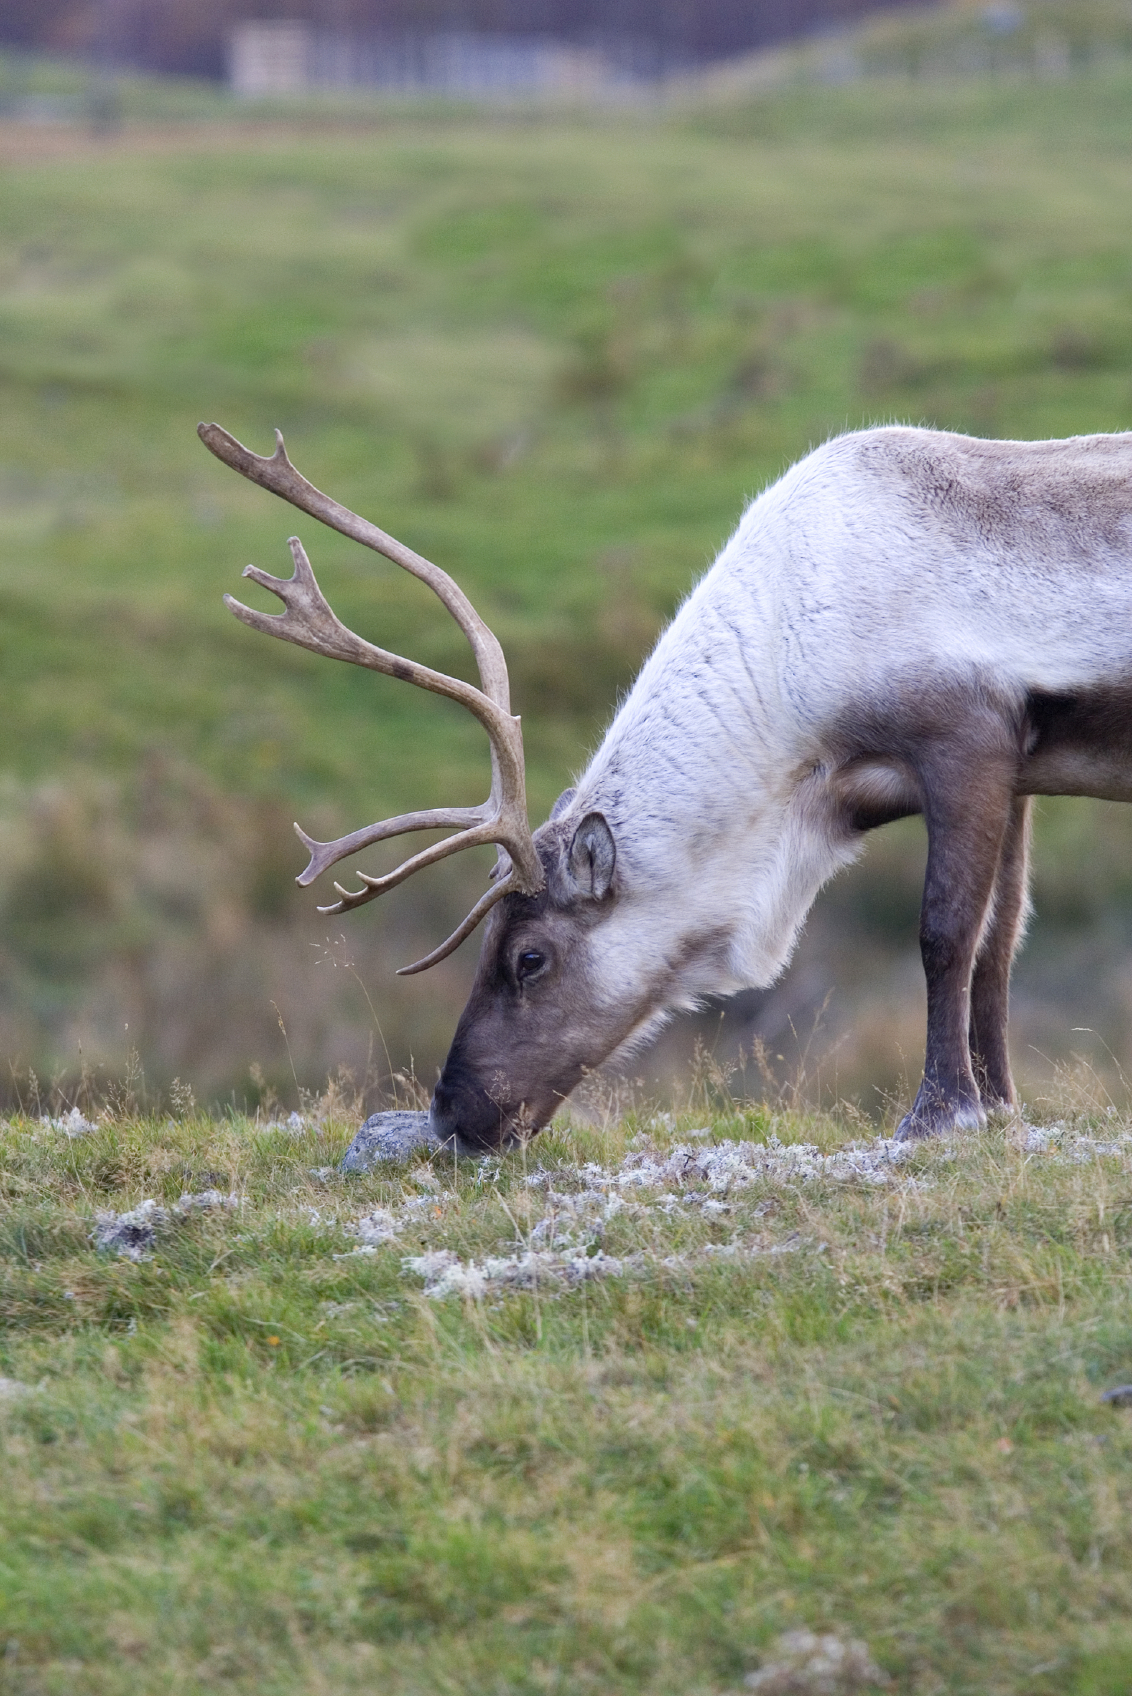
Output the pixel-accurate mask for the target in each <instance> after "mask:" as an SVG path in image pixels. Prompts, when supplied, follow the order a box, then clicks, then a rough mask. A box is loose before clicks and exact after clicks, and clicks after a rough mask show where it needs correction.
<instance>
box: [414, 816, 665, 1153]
mask: <svg viewBox="0 0 1132 1696" xmlns="http://www.w3.org/2000/svg"><path fill="white" fill-rule="evenodd" d="M535 841H536V845H537V847H538V850H539V857H540V858H541V860H542V862H543V867H544V870H545V871H546V879H547V883H546V888H545V889H544V890H543V891H542V892H541V894H539V895H536V896H523V895H509V896H506V897H505V898H504V899H503V900H502V901H501V902H500V903H499V905H498V906H497V907H496V908H494V909H493V911H492V913H491V914H490V916H489V919H488V923H487V929H486V932H485V935H484V941H483V950H482V952H481V955H480V962H479V967H478V969H477V971H476V978H475V983H474V984H473V986H472V993H471V995H470V996H469V998H468V1004H467V1006H466V1007H465V1008H464V1011H463V1013H462V1015H461V1017H460V1023H459V1024H458V1025H457V1027H456V1035H455V1037H454V1038H453V1042H452V1047H451V1048H450V1050H449V1052H448V1058H447V1060H446V1061H445V1062H444V1070H443V1071H442V1073H441V1075H440V1079H439V1081H438V1083H437V1085H436V1089H435V1091H434V1092H433V1098H432V1122H433V1128H434V1129H435V1130H436V1131H437V1132H438V1134H439V1135H440V1136H441V1137H443V1138H444V1139H446V1140H447V1139H449V1138H453V1139H455V1141H456V1143H457V1146H458V1147H460V1148H461V1149H462V1150H464V1151H466V1152H468V1153H477V1154H482V1153H488V1152H491V1151H493V1150H496V1149H500V1148H506V1147H509V1146H511V1145H512V1144H514V1143H515V1142H517V1141H519V1140H521V1139H523V1138H525V1137H527V1136H530V1135H531V1134H532V1133H533V1132H535V1131H537V1130H540V1129H541V1128H542V1126H543V1125H545V1124H546V1122H547V1121H548V1119H550V1118H551V1117H552V1116H553V1114H554V1113H555V1112H556V1110H557V1109H558V1108H559V1107H560V1106H561V1105H562V1103H563V1102H564V1101H565V1099H566V1097H567V1096H568V1095H569V1094H570V1092H571V1090H572V1089H574V1087H575V1086H576V1085H577V1084H578V1083H580V1081H581V1079H582V1077H583V1076H584V1075H585V1073H586V1072H587V1071H588V1070H589V1069H590V1068H592V1067H594V1066H598V1065H600V1064H601V1062H602V1061H603V1060H604V1059H605V1058H606V1057H607V1056H608V1055H609V1054H611V1053H612V1052H613V1050H614V1048H616V1047H617V1045H618V1043H619V1042H620V1041H621V1040H622V1039H623V1036H624V1035H626V1034H627V1030H628V1028H630V1027H631V1023H632V1021H631V1020H629V1021H628V1022H627V1025H626V1030H625V1031H622V1030H621V1029H620V1028H619V1025H618V1023H617V1021H616V1020H612V1021H611V1019H610V1016H609V1014H608V1012H607V1011H603V1010H601V1009H599V1008H598V1007H597V1006H596V1005H595V999H596V998H595V995H594V988H593V984H592V982H591V981H590V979H591V972H590V967H589V960H590V958H591V952H590V944H591V940H592V937H593V933H594V931H595V930H596V928H597V927H598V926H599V925H600V924H601V922H602V920H603V919H604V918H606V917H608V915H609V913H610V912H611V910H612V907H613V904H614V902H615V900H616V892H615V890H614V868H615V864H616V849H615V847H614V843H613V837H612V834H611V832H610V830H609V826H608V825H607V824H606V822H605V819H604V818H602V816H601V814H600V813H591V814H589V815H588V816H587V817H586V818H585V819H583V820H582V822H581V824H580V825H579V826H578V828H577V830H576V831H574V832H573V833H572V834H569V833H568V832H567V831H565V830H563V829H562V828H560V827H559V826H557V825H556V824H555V823H553V822H552V823H551V824H549V825H544V826H543V828H542V829H541V830H540V831H539V832H538V833H537V835H536V838H535Z"/></svg>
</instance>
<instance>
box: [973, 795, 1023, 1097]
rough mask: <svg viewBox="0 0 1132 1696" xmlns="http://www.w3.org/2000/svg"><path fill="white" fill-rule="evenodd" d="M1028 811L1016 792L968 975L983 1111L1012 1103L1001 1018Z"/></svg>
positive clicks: (1006, 1004)
mask: <svg viewBox="0 0 1132 1696" xmlns="http://www.w3.org/2000/svg"><path fill="white" fill-rule="evenodd" d="M1030 812H1031V801H1030V797H1029V796H1028V795H1019V796H1016V797H1015V800H1014V803H1013V805H1012V807H1011V809H1010V822H1009V824H1008V825H1007V827H1006V836H1005V838H1004V840H1003V844H1002V854H1001V856H1000V859H999V863H998V874H997V876H996V878H995V883H994V894H993V896H992V912H991V917H990V921H989V922H988V924H987V927H986V931H985V933H984V935H983V939H982V942H981V943H980V945H979V953H978V958H977V959H976V961H975V971H974V976H973V977H972V979H971V1030H970V1043H971V1064H972V1066H973V1067H974V1070H975V1078H976V1081H977V1083H978V1086H979V1093H980V1095H981V1096H982V1100H983V1106H984V1107H985V1108H986V1110H987V1111H988V1112H994V1111H995V1109H996V1108H1011V1107H1014V1106H1015V1105H1016V1104H1017V1097H1016V1096H1015V1093H1014V1079H1013V1078H1012V1077H1011V1074H1010V1056H1009V1054H1008V1053H1007V1048H1006V1022H1007V1015H1008V1013H1009V1011H1010V968H1011V966H1012V965H1013V962H1014V956H1015V954H1016V953H1017V951H1018V944H1019V942H1020V941H1021V939H1022V932H1023V929H1024V928H1025V923H1026V915H1027V912H1028V907H1029V903H1028V899H1027V886H1028V882H1029V855H1030Z"/></svg>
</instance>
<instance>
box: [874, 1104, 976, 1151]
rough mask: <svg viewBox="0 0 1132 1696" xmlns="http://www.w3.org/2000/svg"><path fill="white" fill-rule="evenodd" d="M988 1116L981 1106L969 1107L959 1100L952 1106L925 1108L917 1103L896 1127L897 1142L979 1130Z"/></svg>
mask: <svg viewBox="0 0 1132 1696" xmlns="http://www.w3.org/2000/svg"><path fill="white" fill-rule="evenodd" d="M986 1122H987V1116H986V1114H985V1113H984V1112H983V1110H982V1108H981V1107H967V1106H964V1105H963V1104H962V1103H959V1102H957V1103H956V1104H955V1105H954V1106H952V1107H935V1108H932V1109H930V1110H925V1109H924V1108H923V1107H921V1106H920V1105H919V1103H917V1104H916V1106H914V1107H913V1108H912V1111H911V1112H910V1113H905V1115H904V1117H903V1119H901V1121H900V1123H899V1124H898V1125H897V1127H896V1131H895V1140H896V1141H897V1142H920V1141H922V1140H923V1139H924V1138H925V1137H944V1136H948V1135H949V1134H950V1133H951V1132H952V1131H979V1130H982V1129H984V1127H985V1126H986Z"/></svg>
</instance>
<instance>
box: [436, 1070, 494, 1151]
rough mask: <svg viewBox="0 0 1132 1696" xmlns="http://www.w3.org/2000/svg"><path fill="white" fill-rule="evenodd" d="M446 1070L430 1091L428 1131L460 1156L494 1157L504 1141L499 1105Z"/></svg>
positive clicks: (464, 1080) (469, 1082)
mask: <svg viewBox="0 0 1132 1696" xmlns="http://www.w3.org/2000/svg"><path fill="white" fill-rule="evenodd" d="M449 1070H450V1068H449V1067H447V1066H446V1067H445V1068H444V1071H443V1072H442V1073H441V1074H440V1077H439V1078H438V1079H437V1081H436V1088H435V1089H434V1090H433V1092H432V1104H431V1106H430V1108H429V1125H430V1127H431V1129H432V1130H433V1131H434V1132H435V1133H436V1135H437V1136H438V1137H439V1138H440V1140H441V1142H447V1143H452V1144H454V1145H455V1148H456V1151H457V1153H459V1154H466V1155H469V1156H476V1155H482V1154H493V1153H494V1152H495V1151H496V1150H497V1149H499V1148H502V1147H503V1146H504V1142H505V1140H506V1139H505V1136H504V1130H503V1123H502V1115H501V1113H500V1111H499V1108H498V1106H497V1105H496V1103H495V1102H493V1101H491V1100H490V1099H489V1097H488V1096H487V1095H486V1094H485V1093H484V1091H483V1090H482V1089H480V1088H479V1087H478V1085H476V1084H475V1083H474V1082H472V1081H471V1080H467V1079H459V1078H456V1079H452V1078H450V1077H449V1075H448V1074H449Z"/></svg>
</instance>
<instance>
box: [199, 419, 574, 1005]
mask: <svg viewBox="0 0 1132 1696" xmlns="http://www.w3.org/2000/svg"><path fill="white" fill-rule="evenodd" d="M197 434H198V435H199V436H200V439H201V441H202V442H203V443H204V445H205V447H206V448H208V449H209V451H210V452H212V453H214V454H215V455H216V457H217V459H222V460H223V461H224V463H225V465H230V466H231V467H232V469H233V470H234V471H238V472H239V473H240V474H241V476H243V477H247V478H249V479H250V480H251V481H252V482H253V483H259V484H261V485H262V487H263V488H265V489H269V490H270V491H271V493H272V494H273V495H280V496H282V498H283V499H284V500H286V501H290V502H291V504H292V506H297V507H299V508H300V509H301V510H302V511H303V512H307V513H309V514H310V515H311V517H312V518H317V519H319V520H320V522H321V523H323V524H328V525H329V526H330V528H331V529H332V530H339V531H341V533H342V535H344V536H349V537H351V538H352V539H353V540H354V541H355V542H361V543H362V544H363V546H364V547H367V548H372V549H373V550H374V552H375V553H379V554H384V555H385V557H386V558H387V559H391V560H393V562H394V563H395V564H396V565H400V566H403V567H404V569H405V570H406V571H410V572H412V574H413V576H414V577H419V578H420V579H421V581H422V582H423V583H427V584H428V586H429V588H430V589H432V590H434V592H435V593H436V594H437V595H438V596H439V597H440V599H441V600H442V601H443V603H444V605H445V606H446V607H447V608H448V611H449V612H450V613H451V614H452V616H453V618H454V619H455V620H456V623H457V624H458V625H459V626H460V629H461V630H462V631H463V632H464V634H465V636H466V637H467V638H468V641H469V642H470V643H471V646H472V652H473V654H474V655H475V659H476V665H477V667H478V668H479V675H480V682H481V684H482V685H483V687H482V689H476V688H474V687H473V686H472V684H470V683H464V682H462V681H461V680H460V679H459V678H458V677H449V676H447V675H446V674H445V673H444V672H442V671H433V670H432V669H431V668H430V667H429V666H427V665H418V664H417V662H416V661H415V660H406V659H402V658H401V656H400V655H399V654H391V653H387V652H386V650H385V649H384V648H375V647H374V646H373V644H372V643H370V642H366V641H363V639H362V637H360V636H356V635H355V634H354V632H353V631H352V630H347V628H346V626H345V625H344V624H342V623H341V621H340V620H339V619H338V618H336V617H335V615H334V613H333V612H332V611H331V609H330V607H329V605H328V603H327V601H326V598H325V596H324V595H323V593H322V590H321V589H320V588H319V586H318V584H317V583H316V581H315V576H314V572H313V571H312V570H311V566H310V561H309V560H308V559H307V556H306V554H305V553H304V551H303V545H302V543H301V542H300V541H299V539H298V537H297V536H292V537H291V540H290V548H291V557H292V559H293V560H294V562H295V572H294V576H293V577H289V578H283V577H271V576H269V575H268V573H267V572H266V571H260V570H259V569H258V568H257V567H256V566H254V565H249V566H246V567H245V569H244V576H245V577H250V578H251V580H252V581H253V583H258V584H260V586H261V587H262V588H264V589H270V591H271V593H272V594H273V595H278V597H279V599H280V600H281V601H282V602H283V608H284V610H283V611H282V612H281V613H265V612H257V611H256V610H255V609H254V608H253V607H245V606H243V605H241V603H240V602H239V601H237V600H233V598H232V596H231V595H225V597H224V604H225V605H226V606H227V607H228V609H229V611H230V612H234V613H235V615H236V617H237V618H238V619H240V620H241V621H242V622H243V623H244V624H248V625H250V626H251V628H252V629H253V630H262V631H263V632H264V634H265V635H268V636H279V637H281V638H282V640H283V641H285V642H296V643H297V644H298V645H299V647H301V648H309V649H310V650H311V652H312V653H316V654H329V655H330V656H331V657H332V658H333V659H338V660H348V661H349V662H350V663H351V664H352V665H361V666H366V667H367V668H368V669H369V670H370V671H381V672H384V673H385V674H386V676H387V677H399V678H402V679H404V681H405V682H407V683H415V684H416V685H417V686H418V687H419V688H421V689H431V690H432V691H433V692H434V693H435V694H437V695H447V696H448V698H449V699H450V700H452V701H459V702H460V703H461V704H462V705H463V706H465V707H467V709H468V711H469V712H471V713H474V714H475V716H476V718H478V719H479V721H480V723H481V724H482V725H483V727H484V729H485V730H486V731H487V734H488V736H489V737H490V739H491V793H490V794H489V796H488V798H487V800H486V801H485V802H484V803H483V805H482V806H480V807H437V808H433V809H432V810H430V811H427V812H420V813H402V814H401V815H400V816H399V817H398V818H393V819H383V820H381V821H380V822H379V823H377V824H371V825H367V826H366V827H365V829H364V830H355V831H352V832H351V833H350V835H349V836H341V837H339V838H338V840H337V841H336V842H316V841H314V839H313V838H312V837H310V836H308V835H307V833H306V832H305V831H304V830H300V828H299V826H298V825H296V826H295V830H296V832H297V834H298V836H299V839H300V841H301V842H302V843H303V844H304V846H305V847H306V848H307V849H308V850H309V852H310V857H311V859H310V865H309V866H308V867H307V868H306V870H305V871H304V872H302V873H301V874H300V875H299V877H298V878H297V879H296V881H297V882H298V883H300V884H302V885H304V886H305V885H306V884H308V883H312V882H313V881H314V879H315V878H316V877H319V876H320V875H321V874H322V873H323V872H324V871H326V870H327V869H328V867H330V866H333V865H336V864H337V862H338V861H339V860H344V859H345V858H346V857H347V856H348V855H350V854H356V853H357V852H358V851H359V849H361V848H368V847H370V845H371V844H372V843H375V842H384V841H386V840H387V839H388V838H389V837H393V836H404V835H406V834H408V833H409V832H411V831H415V830H436V829H445V830H447V829H454V830H455V831H456V832H457V834H456V835H455V836H449V837H446V838H445V840H444V841H443V842H436V843H434V844H433V845H432V847H430V848H425V849H423V850H422V851H421V853H419V854H414V855H412V856H411V858H410V859H408V860H405V861H404V862H403V863H402V864H401V865H399V866H398V867H397V869H396V871H392V872H389V873H388V874H387V875H386V876H385V877H370V876H369V875H368V874H367V873H366V872H359V873H358V877H359V878H360V880H361V883H362V888H361V889H357V890H349V889H343V888H342V886H341V884H338V883H336V884H335V885H334V887H335V889H336V890H337V891H338V894H339V896H340V897H341V899H340V900H338V901H335V902H334V904H333V905H332V906H330V907H320V908H319V912H320V913H342V912H346V911H348V910H349V909H350V908H353V907H360V906H362V905H363V903H364V902H366V901H372V900H373V899H374V898H375V896H378V895H383V894H384V893H385V891H386V890H387V889H393V888H394V887H395V886H396V885H397V884H399V883H402V882H404V880H405V878H407V877H411V876H412V875H413V873H414V872H417V871H420V870H421V868H422V867H423V866H431V865H433V864H434V863H435V861H437V860H443V859H444V858H445V856H446V855H448V854H457V853H459V852H460V850H461V849H463V848H474V847H477V846H478V845H479V844H480V843H485V842H494V843H495V844H496V845H497V846H498V847H499V848H501V849H503V850H504V851H505V853H506V854H507V856H508V857H509V859H510V867H509V869H508V870H507V871H506V874H505V875H503V868H502V867H500V869H499V870H500V875H498V876H497V879H496V882H495V883H494V885H493V886H492V888H491V889H489V890H488V891H487V893H486V894H485V895H483V896H481V898H480V899H479V900H478V901H477V902H476V904H475V906H474V907H473V908H472V910H471V912H470V913H469V914H468V916H467V918H466V919H465V920H464V922H463V924H461V925H460V926H459V927H458V928H457V929H456V930H454V931H453V933H452V935H451V936H450V937H449V938H448V940H447V942H443V943H441V945H440V947H439V948H434V949H433V951H432V953H431V954H427V955H426V956H425V958H424V959H423V960H417V961H416V962H415V963H414V964H413V965H411V966H402V968H401V973H400V975H401V976H407V975H408V974H410V973H412V972H423V971H424V970H426V968H427V967H429V966H434V965H435V964H436V962H437V961H438V960H443V959H445V958H446V956H447V955H449V954H451V953H452V951H453V949H454V948H457V947H459V945H460V943H461V942H463V940H464V938H465V937H466V936H468V935H470V933H471V932H472V931H473V930H474V929H475V928H476V926H477V925H478V924H479V922H480V920H481V919H482V918H484V916H485V915H486V914H487V913H488V912H489V911H490V910H491V908H492V907H494V905H495V903H496V902H497V901H500V900H502V898H503V896H504V895H507V894H509V893H510V892H511V891H512V890H517V891H519V892H520V893H522V894H524V895H534V894H535V893H536V892H537V891H538V890H540V889H541V888H542V886H543V882H544V878H543V871H542V865H541V863H540V861H539V857H538V854H537V852H536V850H535V845H534V840H533V838H532V836H531V828H530V824H529V822H528V819H527V800H526V783H525V777H524V765H523V737H522V731H521V729H520V726H519V720H518V719H517V718H515V717H513V716H512V713H511V694H510V686H509V683H508V679H507V662H506V661H505V660H504V658H503V649H502V648H501V647H500V645H499V643H498V641H497V640H496V638H495V636H494V634H493V633H492V631H491V630H489V629H488V627H487V625H486V624H485V623H484V621H483V619H482V618H481V617H480V616H479V614H478V613H477V611H476V609H475V608H474V607H473V605H472V603H471V601H469V599H468V597H467V596H466V595H465V594H464V592H463V590H462V589H460V588H459V587H458V586H457V585H456V584H455V583H454V582H453V581H452V579H451V577H449V575H448V573H447V572H446V571H441V569H440V567H439V566H436V565H433V564H432V563H431V561H430V560H427V559H424V558H422V556H421V555H420V554H417V553H414V552H413V550H412V549H411V548H407V547H405V546H404V544H403V543H401V542H398V541H397V540H396V539H395V538H394V537H393V536H387V535H386V534H385V531H384V530H379V529H378V527H377V525H376V524H370V523H369V522H368V520H367V519H364V518H359V517H358V515H357V513H355V512H350V511H349V509H348V508H346V507H344V506H340V505H339V504H338V502H337V501H335V500H331V499H330V497H329V496H328V495H324V494H323V493H322V492H321V490H319V489H316V488H315V487H314V485H313V483H308V482H307V480H306V478H305V477H303V476H300V474H299V472H297V471H296V470H295V467H294V466H293V465H292V464H291V461H290V460H289V459H288V458H287V452H286V449H285V448H284V446H283V437H282V436H281V435H280V433H279V431H278V430H276V432H275V442H276V447H275V452H274V453H273V454H272V456H271V458H270V459H263V458H261V456H260V455H259V454H255V453H251V452H250V451H249V450H248V449H247V448H246V447H244V446H243V444H242V443H241V442H238V441H237V440H236V438H235V436H230V435H229V434H228V432H227V430H222V429H221V428H220V425H219V424H200V425H198V426H197Z"/></svg>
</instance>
